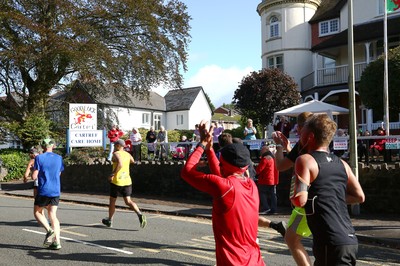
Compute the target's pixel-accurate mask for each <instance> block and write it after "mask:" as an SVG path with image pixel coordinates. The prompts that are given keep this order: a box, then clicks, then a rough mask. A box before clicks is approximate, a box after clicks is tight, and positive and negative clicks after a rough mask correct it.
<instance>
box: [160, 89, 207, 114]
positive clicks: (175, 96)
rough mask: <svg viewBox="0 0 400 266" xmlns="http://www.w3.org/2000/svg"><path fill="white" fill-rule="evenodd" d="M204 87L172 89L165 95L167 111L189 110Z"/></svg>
mask: <svg viewBox="0 0 400 266" xmlns="http://www.w3.org/2000/svg"><path fill="white" fill-rule="evenodd" d="M202 90H203V88H202V87H192V88H186V89H178V90H170V91H169V92H168V93H167V94H166V95H165V96H164V98H165V104H166V108H167V111H181V110H189V109H190V107H191V106H192V104H193V102H194V100H195V99H196V97H197V96H198V95H199V93H200V91H202Z"/></svg>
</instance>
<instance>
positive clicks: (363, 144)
mask: <svg viewBox="0 0 400 266" xmlns="http://www.w3.org/2000/svg"><path fill="white" fill-rule="evenodd" d="M360 133H361V136H362V137H368V136H370V133H369V131H368V130H365V131H364V132H360ZM362 133H363V134H362ZM368 148H369V139H357V154H358V158H359V160H360V161H362V159H363V157H364V161H365V163H366V164H367V165H369V153H368Z"/></svg>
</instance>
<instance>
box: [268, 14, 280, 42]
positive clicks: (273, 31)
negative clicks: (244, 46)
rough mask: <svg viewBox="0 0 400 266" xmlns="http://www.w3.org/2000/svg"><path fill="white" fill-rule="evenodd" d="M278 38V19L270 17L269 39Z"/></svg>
mask: <svg viewBox="0 0 400 266" xmlns="http://www.w3.org/2000/svg"><path fill="white" fill-rule="evenodd" d="M278 36H279V19H278V18H277V17H276V16H272V17H271V18H270V20H269V37H270V38H274V37H278Z"/></svg>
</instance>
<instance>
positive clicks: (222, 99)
mask: <svg viewBox="0 0 400 266" xmlns="http://www.w3.org/2000/svg"><path fill="white" fill-rule="evenodd" d="M252 71H254V70H253V69H252V68H251V67H246V68H245V69H239V68H237V67H229V68H222V67H220V66H217V65H208V66H204V67H202V68H201V69H200V70H199V71H198V72H197V73H195V74H194V75H193V76H191V77H188V78H186V80H185V85H184V87H185V88H189V87H196V86H202V87H203V89H204V91H205V92H206V93H207V94H208V96H209V97H210V99H211V102H212V103H213V104H214V106H215V107H219V106H221V105H222V104H223V103H231V101H232V97H233V94H234V92H235V90H236V89H237V88H238V86H239V83H240V82H241V81H242V79H243V78H244V77H245V76H247V75H248V74H250V72H252Z"/></svg>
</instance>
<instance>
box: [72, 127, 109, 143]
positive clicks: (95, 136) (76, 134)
mask: <svg viewBox="0 0 400 266" xmlns="http://www.w3.org/2000/svg"><path fill="white" fill-rule="evenodd" d="M69 146H70V147H100V146H103V131H102V130H70V131H69Z"/></svg>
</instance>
